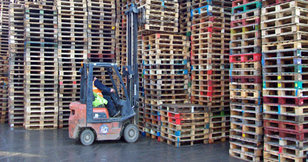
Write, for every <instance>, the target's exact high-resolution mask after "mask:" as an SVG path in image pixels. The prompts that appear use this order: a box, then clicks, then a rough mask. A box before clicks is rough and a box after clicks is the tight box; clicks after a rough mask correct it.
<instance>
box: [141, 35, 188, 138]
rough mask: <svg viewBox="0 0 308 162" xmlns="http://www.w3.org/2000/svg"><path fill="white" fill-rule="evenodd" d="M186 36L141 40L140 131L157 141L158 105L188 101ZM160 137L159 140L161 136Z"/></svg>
mask: <svg viewBox="0 0 308 162" xmlns="http://www.w3.org/2000/svg"><path fill="white" fill-rule="evenodd" d="M185 39H186V37H185V36H182V35H174V34H151V35H148V36H144V37H143V43H144V44H143V51H142V52H143V62H144V63H143V67H144V69H143V76H144V80H143V82H144V95H145V99H144V101H145V108H144V119H145V126H144V132H146V133H148V135H151V136H152V138H157V139H158V140H159V139H160V126H161V124H160V105H161V104H177V103H187V102H188V68H187V55H188V53H187V52H185V51H186V48H187V44H186V41H185ZM161 138H163V137H161Z"/></svg>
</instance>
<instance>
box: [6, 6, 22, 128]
mask: <svg viewBox="0 0 308 162" xmlns="http://www.w3.org/2000/svg"><path fill="white" fill-rule="evenodd" d="M9 13H10V19H9V28H10V31H9V35H10V38H9V52H10V66H9V72H10V75H9V125H10V127H22V126H23V123H24V107H25V105H24V95H25V94H24V74H25V67H24V50H25V46H24V42H25V39H24V31H25V30H24V14H25V10H24V5H22V4H13V3H11V4H10V10H9Z"/></svg>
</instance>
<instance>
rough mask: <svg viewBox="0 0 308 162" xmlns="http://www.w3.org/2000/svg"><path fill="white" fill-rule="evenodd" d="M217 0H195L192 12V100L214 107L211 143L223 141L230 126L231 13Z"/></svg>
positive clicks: (211, 120) (195, 102)
mask: <svg viewBox="0 0 308 162" xmlns="http://www.w3.org/2000/svg"><path fill="white" fill-rule="evenodd" d="M215 2H216V1H215ZM217 3H218V4H217V5H216V4H215V5H214V4H213V3H212V1H202V2H200V1H193V2H192V8H193V10H192V12H191V16H192V31H191V58H190V59H191V66H192V67H191V79H192V84H191V85H192V87H191V100H192V103H194V104H200V105H203V106H206V107H208V108H209V109H210V111H211V119H210V124H211V125H210V128H211V135H210V143H213V142H214V141H216V140H221V141H224V140H225V139H226V137H228V136H229V129H230V122H229V120H230V117H229V113H230V112H229V111H230V102H229V100H230V99H229V88H228V87H229V47H228V46H229V41H230V33H228V32H229V31H230V27H229V26H228V25H227V24H228V23H227V22H230V17H229V16H230V13H229V14H228V12H227V10H225V8H224V2H223V1H220V2H217Z"/></svg>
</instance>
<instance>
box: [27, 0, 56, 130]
mask: <svg viewBox="0 0 308 162" xmlns="http://www.w3.org/2000/svg"><path fill="white" fill-rule="evenodd" d="M24 26H25V56H24V57H25V80H24V84H25V89H24V94H25V96H24V98H25V102H24V103H25V114H24V117H25V119H24V120H25V122H24V126H25V128H26V129H48V128H57V127H58V59H57V56H58V55H57V54H58V47H57V46H58V44H57V12H56V8H55V6H50V5H42V4H34V3H26V4H25V21H24Z"/></svg>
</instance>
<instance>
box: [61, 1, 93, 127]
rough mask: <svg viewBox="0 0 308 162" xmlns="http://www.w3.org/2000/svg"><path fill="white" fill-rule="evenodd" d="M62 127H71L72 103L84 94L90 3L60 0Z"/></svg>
mask: <svg viewBox="0 0 308 162" xmlns="http://www.w3.org/2000/svg"><path fill="white" fill-rule="evenodd" d="M57 9H58V29H59V31H58V42H59V49H58V60H59V127H60V128H62V127H67V126H68V118H69V114H70V109H69V104H70V103H71V102H72V101H78V100H79V95H80V72H79V69H80V68H81V64H82V63H83V62H86V61H87V52H88V43H87V23H88V22H87V19H88V17H87V13H88V12H87V1H86V0H80V1H79V0H69V1H66V0H58V1H57Z"/></svg>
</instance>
